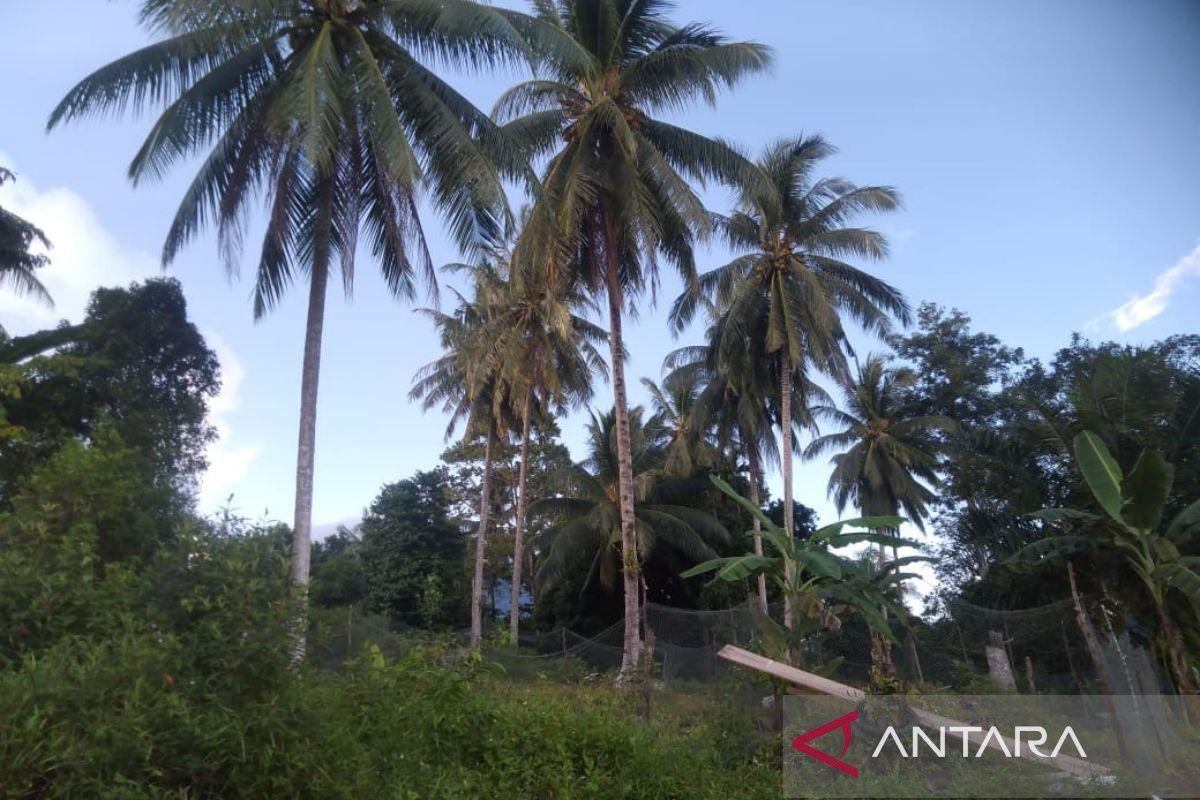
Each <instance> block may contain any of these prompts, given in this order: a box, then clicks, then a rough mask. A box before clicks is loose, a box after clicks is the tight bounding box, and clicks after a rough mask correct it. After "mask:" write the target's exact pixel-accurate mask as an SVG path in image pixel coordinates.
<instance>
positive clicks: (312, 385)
mask: <svg viewBox="0 0 1200 800" xmlns="http://www.w3.org/2000/svg"><path fill="white" fill-rule="evenodd" d="M316 260H317V261H320V259H316ZM328 281H329V267H328V264H327V263H326V264H325V265H324V266H322V265H320V264H317V265H314V268H313V271H312V278H311V280H310V282H309V288H308V320H307V322H306V323H305V328H304V362H303V365H302V367H301V370H300V436H299V444H298V446H297V452H296V508H295V514H294V516H293V518H292V582H293V583H294V584H295V585H296V586H298V587H300V591H301V594H302V595H304V596H306V595H307V592H308V567H309V558H310V556H311V550H312V505H313V471H314V463H315V461H316V449H317V385H318V383H319V382H320V377H321V338H322V335H323V333H324V329H325V289H326V285H327V284H328ZM307 626H308V614H307V613H306V606H305V605H304V604H303V603H302V604H301V607H300V615H299V618H298V619H297V620H296V632H295V641H293V643H292V660H293V663H294V664H299V663H300V662H301V661H302V660H303V659H304V650H305V639H306V634H307Z"/></svg>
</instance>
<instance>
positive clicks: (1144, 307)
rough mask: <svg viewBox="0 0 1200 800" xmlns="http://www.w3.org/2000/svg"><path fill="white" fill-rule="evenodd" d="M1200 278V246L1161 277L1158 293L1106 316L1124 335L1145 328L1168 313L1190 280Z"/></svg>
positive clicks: (1156, 290)
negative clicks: (1169, 307) (1145, 325)
mask: <svg viewBox="0 0 1200 800" xmlns="http://www.w3.org/2000/svg"><path fill="white" fill-rule="evenodd" d="M1195 277H1200V245H1196V247H1195V248H1193V249H1192V252H1190V253H1188V254H1187V255H1185V256H1184V257H1183V258H1181V259H1179V260H1178V261H1176V262H1175V264H1174V265H1172V266H1171V267H1170V268H1169V269H1166V270H1163V271H1162V272H1160V273H1158V276H1157V277H1155V279H1154V289H1153V290H1152V291H1151V292H1150V293H1149V294H1145V295H1142V296H1140V297H1134V298H1133V299H1132V300H1130V301H1129V302H1128V303H1125V304H1124V305H1121V306H1118V307H1117V308H1115V309H1113V310H1112V311H1110V312H1108V314H1106V315H1105V318H1107V319H1109V320H1111V321H1112V323H1113V325H1115V326H1116V328H1117V330H1119V331H1121V332H1122V333H1123V332H1125V331H1130V330H1133V329H1134V328H1136V327H1138V326H1139V325H1143V324H1145V323H1147V322H1149V321H1150V320H1152V319H1154V318H1155V317H1157V316H1158V315H1159V314H1161V313H1163V312H1164V311H1166V310H1167V306H1168V305H1169V304H1170V301H1171V296H1172V295H1174V294H1175V292H1177V291H1178V290H1179V289H1180V288H1181V287H1182V286H1183V285H1184V283H1185V282H1186V281H1187V279H1188V278H1195Z"/></svg>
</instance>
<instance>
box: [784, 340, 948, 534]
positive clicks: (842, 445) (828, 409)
mask: <svg viewBox="0 0 1200 800" xmlns="http://www.w3.org/2000/svg"><path fill="white" fill-rule="evenodd" d="M913 378H914V376H913V375H912V373H911V372H910V371H908V370H903V369H901V370H893V369H889V368H888V366H887V363H886V362H885V361H884V360H883V358H882V357H880V356H874V355H872V356H868V357H867V359H866V361H865V362H864V363H863V364H862V365H861V367H860V368H859V370H858V375H857V378H856V380H855V381H854V382H853V383H852V384H851V385H849V386H847V387H844V389H843V397H844V401H843V406H844V407H843V408H837V407H836V406H833V405H824V406H817V407H816V408H814V409H813V411H814V413H815V414H816V415H817V416H818V417H820V418H822V419H825V420H827V421H829V422H832V423H835V424H837V425H838V426H839V427H841V430H840V431H838V432H837V433H830V434H826V435H824V436H819V437H817V438H816V439H814V440H813V441H812V442H811V443H810V444H809V446H808V447H807V448H806V449H805V453H804V454H805V456H806V457H808V458H813V457H815V456H817V455H820V454H821V453H827V452H830V451H841V452H838V453H837V454H836V455H834V457H833V464H834V470H833V474H832V475H831V476H830V478H829V493H830V495H831V496H832V497H833V500H834V502H835V503H836V504H837V507H838V510H839V511H841V510H844V509H845V507H846V505H847V504H852V505H854V506H856V507H858V508H859V509H860V510H861V511H862V513H864V514H867V515H882V514H895V513H898V512H900V511H901V510H903V513H904V515H905V516H906V517H907V518H908V519H910V520H911V521H912V522H913V523H915V524H916V525H917V527H919V528H920V527H923V520H924V518H925V517H926V516H928V503H929V501H930V500H931V499H932V498H933V493H932V492H931V491H930V490H929V489H928V488H927V486H926V484H927V485H929V486H933V485H936V484H937V480H938V476H937V455H936V454H937V452H938V443H937V440H936V439H935V438H934V435H935V433H936V432H938V431H945V430H948V429H949V428H951V427H952V426H953V423H952V422H951V421H950V420H949V419H947V418H946V417H941V416H937V415H924V414H923V415H906V414H905V412H904V408H903V395H902V390H903V388H904V387H905V386H906V385H907V384H909V383H911V381H912V380H913ZM922 481H924V483H922Z"/></svg>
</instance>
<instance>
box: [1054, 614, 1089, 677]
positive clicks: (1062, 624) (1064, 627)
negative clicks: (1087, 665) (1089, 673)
mask: <svg viewBox="0 0 1200 800" xmlns="http://www.w3.org/2000/svg"><path fill="white" fill-rule="evenodd" d="M1059 626H1060V627H1061V628H1062V637H1063V650H1065V651H1066V653H1067V666H1068V667H1070V668H1071V678H1072V679H1073V680H1074V681H1075V686H1076V687H1078V689H1079V693H1080V694H1087V692H1086V691H1085V690H1084V688H1083V680H1082V679H1081V678H1080V677H1079V671H1078V670H1077V669H1075V659H1074V658H1073V657H1072V656H1071V640H1070V639H1068V638H1067V621H1066V620H1062V621H1061V622H1060V623H1059Z"/></svg>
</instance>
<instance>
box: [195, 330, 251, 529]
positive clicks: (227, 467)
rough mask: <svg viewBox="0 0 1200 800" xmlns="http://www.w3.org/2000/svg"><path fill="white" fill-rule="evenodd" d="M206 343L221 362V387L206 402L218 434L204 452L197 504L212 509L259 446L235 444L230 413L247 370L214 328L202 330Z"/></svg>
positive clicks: (223, 498)
mask: <svg viewBox="0 0 1200 800" xmlns="http://www.w3.org/2000/svg"><path fill="white" fill-rule="evenodd" d="M204 338H205V340H206V341H207V342H208V346H209V347H211V348H212V350H213V352H214V353H216V354H217V359H218V360H220V362H221V391H220V392H219V393H218V394H217V396H216V397H214V398H213V399H212V402H210V403H209V405H208V421H209V422H210V423H212V426H213V427H214V428H216V430H217V438H216V439H215V440H214V441H213V442H211V443H210V444H209V446H208V451H207V453H206V454H205V455H206V456H207V458H208V469H207V470H206V471H205V473H204V475H203V476H202V477H201V478H200V507H201V508H202V509H204V510H206V511H213V510H216V509H218V508H220V507H221V506H222V505H224V503H225V501H226V500H227V498H228V496H229V494H230V493H231V492H232V491H233V490H234V489H235V488H236V487H237V485H238V482H239V481H241V480H242V478H244V477H245V476H246V473H247V472H249V471H250V465H251V464H252V463H253V462H254V460H255V459H256V458H258V455H259V453H260V452H261V451H262V448H261V447H260V446H259V445H257V444H242V445H234V444H233V443H232V439H233V428H232V427H231V425H230V423H229V417H230V414H232V412H234V411H236V410H237V408H238V406H239V405H241V400H242V396H241V390H242V380H243V379H244V378H245V377H246V370H245V368H244V367H243V366H242V362H241V361H240V360H238V357H237V356H236V355H235V354H234V352H233V350H232V349H230V347H229V346H228V345H227V344H226V343H225V341H224V340H223V339H222V338H221V337H220V336H219V335H218V334H217V333H216V332H214V331H204Z"/></svg>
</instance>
